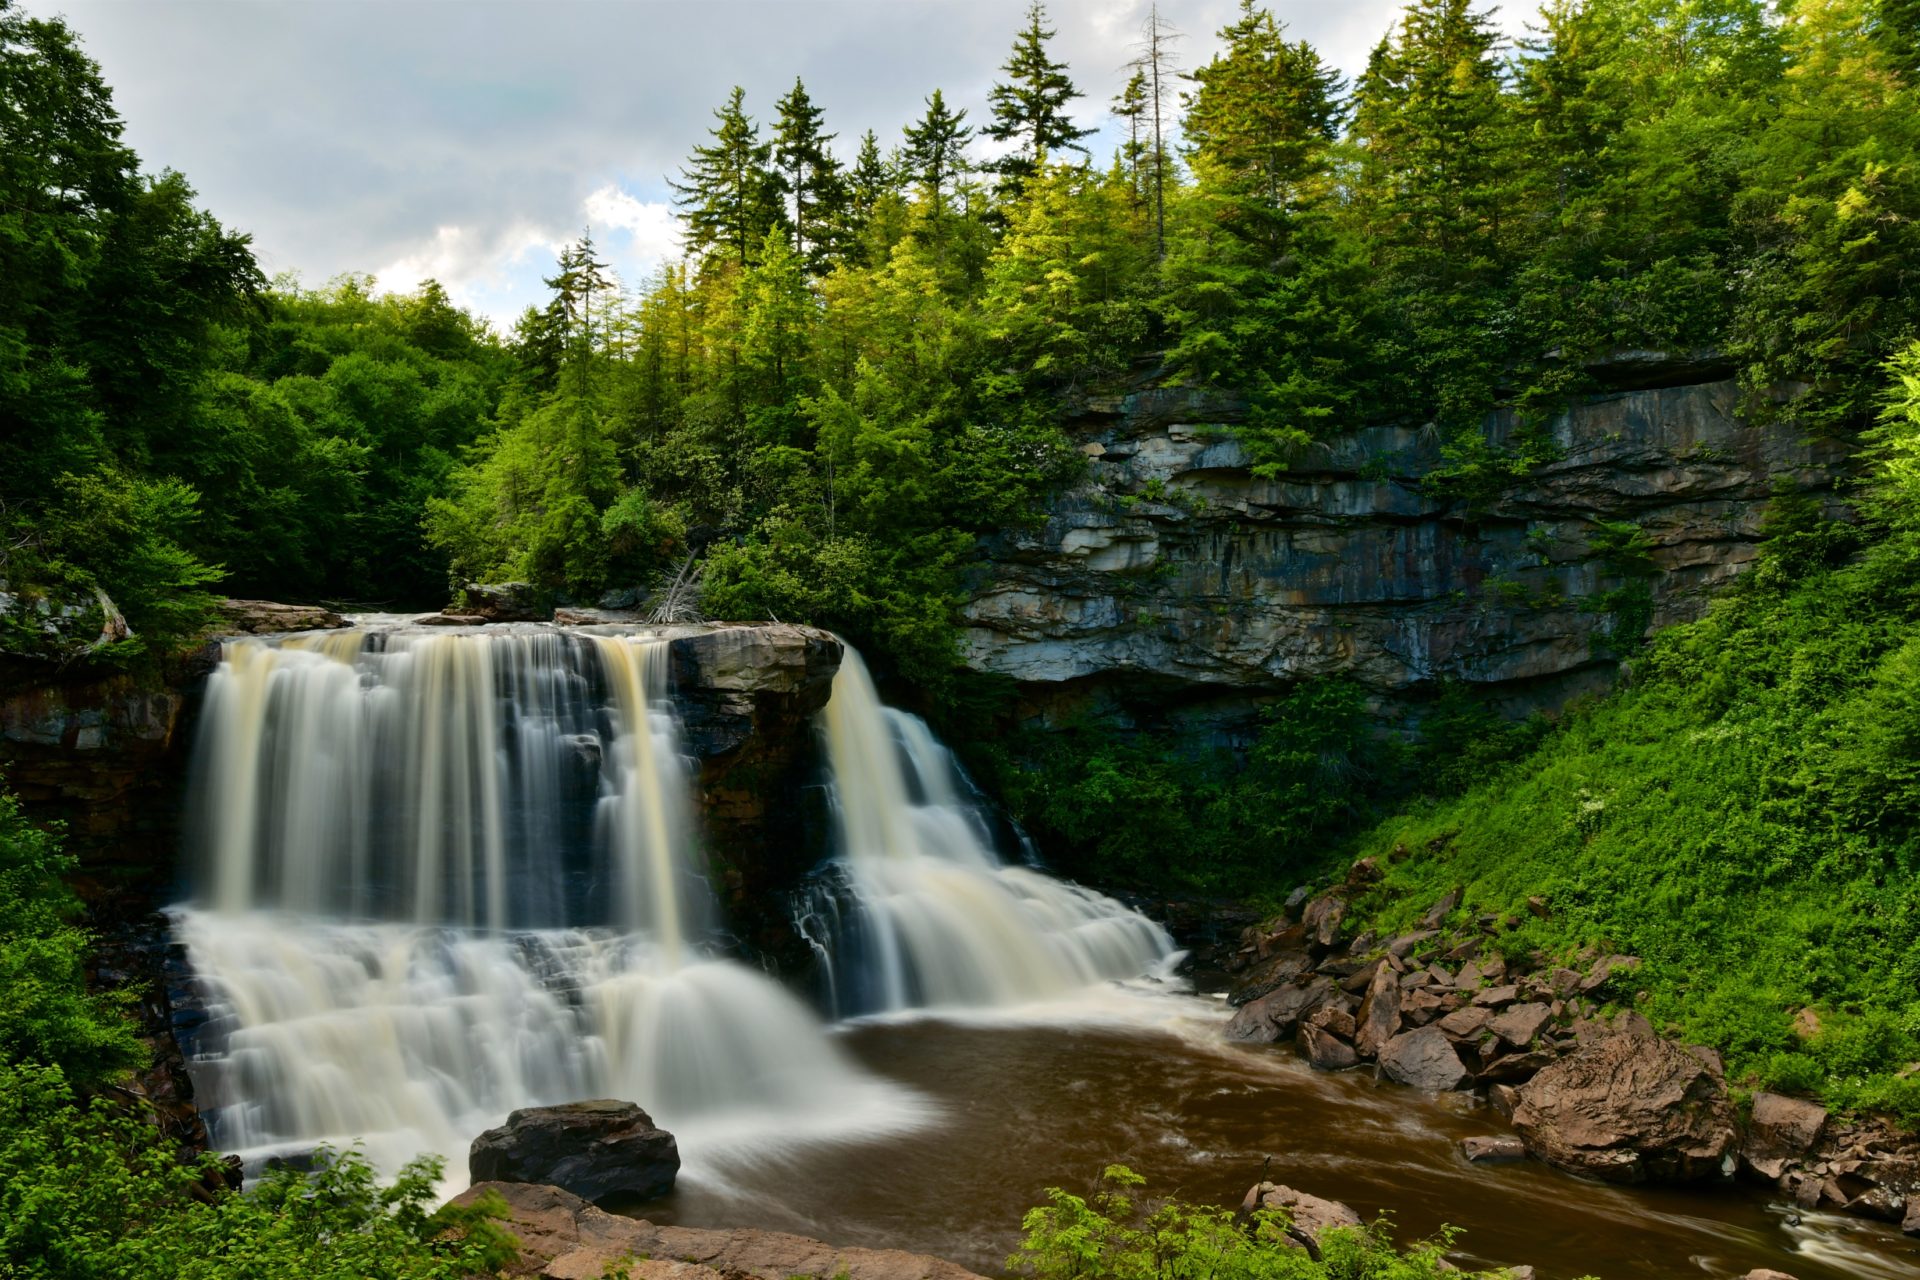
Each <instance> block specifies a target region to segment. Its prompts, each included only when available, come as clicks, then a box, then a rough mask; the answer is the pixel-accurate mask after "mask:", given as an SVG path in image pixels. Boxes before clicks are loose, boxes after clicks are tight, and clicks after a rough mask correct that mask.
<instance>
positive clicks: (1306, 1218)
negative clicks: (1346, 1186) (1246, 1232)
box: [1240, 1182, 1363, 1262]
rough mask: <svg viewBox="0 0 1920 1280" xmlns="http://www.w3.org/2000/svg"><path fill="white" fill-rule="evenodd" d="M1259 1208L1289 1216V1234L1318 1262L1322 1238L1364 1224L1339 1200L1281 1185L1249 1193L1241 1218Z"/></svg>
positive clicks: (1270, 1184) (1272, 1184) (1264, 1184)
mask: <svg viewBox="0 0 1920 1280" xmlns="http://www.w3.org/2000/svg"><path fill="white" fill-rule="evenodd" d="M1258 1209H1269V1210H1275V1211H1278V1212H1280V1213H1284V1214H1286V1216H1287V1235H1289V1236H1290V1237H1292V1238H1293V1240H1294V1241H1295V1242H1296V1243H1298V1244H1299V1245H1300V1246H1301V1247H1302V1248H1304V1249H1305V1250H1306V1251H1307V1254H1308V1256H1310V1257H1312V1258H1313V1260H1314V1261H1316V1262H1318V1261H1319V1260H1320V1237H1321V1236H1323V1235H1325V1234H1326V1233H1327V1232H1329V1231H1332V1230H1333V1229H1335V1228H1336V1227H1358V1226H1361V1225H1363V1224H1362V1223H1361V1221H1360V1215H1359V1214H1357V1213H1355V1212H1354V1211H1353V1210H1352V1209H1350V1208H1348V1207H1347V1206H1346V1205H1344V1204H1341V1203H1340V1202H1339V1201H1338V1200H1323V1199H1321V1198H1320V1197H1319V1196H1310V1195H1308V1194H1307V1193H1306V1192H1304V1191H1295V1190H1294V1189H1293V1188H1292V1187H1288V1186H1283V1185H1281V1184H1280V1183H1277V1182H1262V1183H1260V1184H1259V1185H1257V1186H1255V1187H1254V1188H1252V1189H1251V1190H1249V1191H1248V1192H1247V1194H1246V1198H1245V1199H1243V1200H1241V1202H1240V1213H1241V1216H1243V1217H1245V1216H1249V1215H1251V1214H1252V1213H1254V1211H1255V1210H1258Z"/></svg>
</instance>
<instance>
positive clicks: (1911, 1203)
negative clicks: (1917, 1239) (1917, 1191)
mask: <svg viewBox="0 0 1920 1280" xmlns="http://www.w3.org/2000/svg"><path fill="white" fill-rule="evenodd" d="M1900 1229H1901V1230H1902V1231H1904V1232H1906V1233H1907V1234H1908V1235H1910V1236H1920V1196H1908V1197H1907V1212H1906V1216H1905V1217H1904V1218H1902V1219H1901V1220H1900Z"/></svg>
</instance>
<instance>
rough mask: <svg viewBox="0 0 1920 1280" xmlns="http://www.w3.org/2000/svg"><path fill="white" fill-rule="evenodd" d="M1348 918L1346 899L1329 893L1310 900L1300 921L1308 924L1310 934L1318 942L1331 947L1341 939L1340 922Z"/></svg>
mask: <svg viewBox="0 0 1920 1280" xmlns="http://www.w3.org/2000/svg"><path fill="white" fill-rule="evenodd" d="M1346 918H1347V901H1346V899H1345V898H1337V897H1334V896H1332V895H1328V896H1326V897H1322V898H1315V899H1314V900H1313V901H1312V902H1309V903H1308V904H1307V909H1306V911H1305V912H1304V913H1302V915H1301V917H1300V923H1302V924H1304V925H1306V926H1307V934H1308V936H1309V937H1311V938H1312V939H1313V940H1314V941H1315V942H1316V943H1318V944H1319V945H1320V946H1322V947H1331V946H1332V945H1333V944H1334V943H1335V942H1338V941H1339V940H1340V923H1341V921H1343V920H1345V919H1346Z"/></svg>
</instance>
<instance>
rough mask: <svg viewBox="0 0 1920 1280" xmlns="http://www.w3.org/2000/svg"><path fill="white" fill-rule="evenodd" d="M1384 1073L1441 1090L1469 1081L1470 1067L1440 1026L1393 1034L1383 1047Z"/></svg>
mask: <svg viewBox="0 0 1920 1280" xmlns="http://www.w3.org/2000/svg"><path fill="white" fill-rule="evenodd" d="M1380 1074H1381V1075H1383V1076H1385V1077H1386V1078H1387V1079H1389V1080H1392V1081H1394V1082H1395V1083H1397V1084H1405V1085H1412V1086H1413V1087H1414V1088H1416V1089H1430V1090H1433V1091H1435V1092H1439V1091H1441V1090H1445V1089H1458V1088H1459V1087H1460V1086H1461V1085H1463V1084H1465V1083H1466V1080H1467V1069H1466V1067H1465V1065H1464V1064H1462V1063H1461V1061H1460V1055H1459V1054H1458V1053H1457V1052H1455V1051H1454V1047H1453V1041H1451V1040H1449V1039H1447V1037H1446V1035H1445V1033H1444V1032H1442V1031H1441V1030H1440V1028H1439V1027H1421V1028H1420V1029H1419V1030H1417V1031H1406V1032H1402V1033H1401V1034H1399V1035H1397V1036H1395V1037H1393V1039H1391V1040H1389V1041H1387V1042H1386V1044H1385V1045H1383V1046H1382V1047H1381V1049H1380Z"/></svg>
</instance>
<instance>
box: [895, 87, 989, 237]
mask: <svg viewBox="0 0 1920 1280" xmlns="http://www.w3.org/2000/svg"><path fill="white" fill-rule="evenodd" d="M966 119H967V113H966V110H965V109H964V108H963V109H961V110H959V111H953V110H950V109H949V108H948V107H947V100H946V97H945V95H944V94H942V93H941V92H940V90H938V89H935V90H934V91H933V93H932V94H931V95H930V96H929V97H928V98H927V113H926V114H925V115H924V116H922V117H920V120H919V122H918V123H916V124H910V125H908V126H907V129H906V146H905V148H904V149H903V153H902V156H901V163H902V167H903V168H904V169H905V171H906V172H907V173H908V174H909V175H910V176H911V177H912V178H913V180H914V181H915V182H918V183H919V184H920V186H921V188H922V189H923V190H924V191H925V192H926V195H927V199H928V201H929V202H930V203H931V205H932V210H933V222H934V224H935V226H938V225H939V222H940V218H941V214H942V212H943V209H944V201H945V198H946V190H947V187H948V185H949V184H950V183H952V182H953V181H954V179H956V178H958V177H959V176H960V175H962V174H964V173H966V172H967V168H968V165H967V143H968V141H970V140H971V139H972V137H973V129H972V127H971V126H969V125H968V124H967V123H966Z"/></svg>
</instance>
